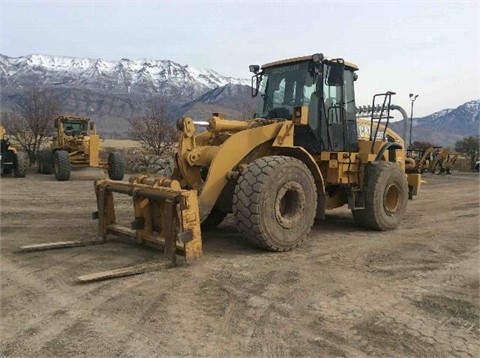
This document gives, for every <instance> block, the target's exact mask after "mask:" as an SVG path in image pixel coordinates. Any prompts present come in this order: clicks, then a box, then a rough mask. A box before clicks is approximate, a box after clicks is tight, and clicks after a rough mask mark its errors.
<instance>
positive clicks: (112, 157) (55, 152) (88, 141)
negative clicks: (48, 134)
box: [37, 115, 124, 181]
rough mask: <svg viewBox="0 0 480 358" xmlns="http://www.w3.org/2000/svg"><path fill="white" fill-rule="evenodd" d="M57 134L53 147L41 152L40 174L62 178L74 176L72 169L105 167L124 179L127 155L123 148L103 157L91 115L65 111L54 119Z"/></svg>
mask: <svg viewBox="0 0 480 358" xmlns="http://www.w3.org/2000/svg"><path fill="white" fill-rule="evenodd" d="M54 126H55V128H56V131H57V133H56V136H55V137H54V138H53V140H52V143H51V146H50V148H49V149H45V150H42V151H40V152H39V155H38V158H37V163H38V172H39V173H40V174H52V173H54V174H55V179H56V180H58V181H66V180H69V179H70V174H71V169H72V168H74V169H78V168H88V167H92V168H103V169H107V170H108V176H109V178H110V179H112V180H122V179H123V176H124V158H123V155H122V154H121V153H120V152H111V153H109V155H108V161H102V160H101V158H100V138H99V135H98V134H97V129H96V127H95V125H94V124H93V123H92V122H90V118H88V117H80V116H71V115H63V116H58V117H57V118H55V120H54Z"/></svg>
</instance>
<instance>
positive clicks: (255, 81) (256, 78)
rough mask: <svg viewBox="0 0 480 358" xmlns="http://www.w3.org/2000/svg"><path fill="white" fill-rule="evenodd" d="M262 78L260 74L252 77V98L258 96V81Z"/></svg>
mask: <svg viewBox="0 0 480 358" xmlns="http://www.w3.org/2000/svg"><path fill="white" fill-rule="evenodd" d="M261 80H262V77H261V75H260V74H255V75H253V76H252V97H256V96H257V94H258V88H259V87H260V81H261Z"/></svg>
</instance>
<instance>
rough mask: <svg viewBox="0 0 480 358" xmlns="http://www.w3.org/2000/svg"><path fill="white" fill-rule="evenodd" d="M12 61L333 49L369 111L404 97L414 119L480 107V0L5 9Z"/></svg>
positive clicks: (201, 58)
mask: <svg viewBox="0 0 480 358" xmlns="http://www.w3.org/2000/svg"><path fill="white" fill-rule="evenodd" d="M0 24H1V25H0V53H1V54H3V55H6V56H10V57H19V56H26V55H29V54H42V55H54V56H72V57H89V58H102V59H104V60H113V61H117V60H120V59H122V58H128V59H132V60H134V59H143V58H147V59H152V60H171V61H174V62H177V63H179V64H182V65H190V66H193V67H199V68H208V69H213V70H215V71H217V72H218V73H220V74H222V75H225V76H233V77H237V78H250V77H251V74H250V73H249V72H248V66H249V65H251V64H259V65H261V64H264V63H268V62H272V61H276V60H280V59H285V58H290V57H297V56H305V55H311V54H314V53H324V54H326V55H328V56H332V57H336V58H343V59H345V60H346V61H349V62H353V63H355V64H357V65H358V66H359V68H360V70H359V71H358V72H357V74H358V76H359V78H358V80H357V82H356V83H355V92H356V103H357V105H368V104H371V101H372V96H373V95H374V94H376V93H383V92H386V91H393V92H396V95H395V96H394V97H393V100H392V102H393V103H395V104H397V105H400V106H402V107H403V108H405V109H406V111H407V113H408V114H409V115H410V111H411V109H412V102H411V101H410V99H409V93H414V94H418V98H417V99H416V101H415V102H414V103H413V108H414V117H422V116H426V115H429V114H431V113H434V112H437V111H440V110H443V109H445V108H456V107H458V106H459V105H461V104H463V103H465V102H467V101H471V100H474V99H480V0H474V1H462V0H457V1H440V0H437V1H408V0H405V1H387V0H385V1H353V0H352V1H340V0H337V1H303V0H297V1H280V0H277V1H258V0H257V1H240V0H238V1H181V0H179V1H173V0H170V1H167V0H165V1H121V0H116V1H98V0H96V1H68V0H65V1H41V0H38V1H22V0H16V1H10V0H2V1H1V2H0Z"/></svg>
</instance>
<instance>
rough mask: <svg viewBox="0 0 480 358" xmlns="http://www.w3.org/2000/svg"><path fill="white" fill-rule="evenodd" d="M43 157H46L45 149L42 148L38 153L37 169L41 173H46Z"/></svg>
mask: <svg viewBox="0 0 480 358" xmlns="http://www.w3.org/2000/svg"><path fill="white" fill-rule="evenodd" d="M43 157H44V151H43V150H40V151H39V152H38V154H37V171H38V173H39V174H44V171H43Z"/></svg>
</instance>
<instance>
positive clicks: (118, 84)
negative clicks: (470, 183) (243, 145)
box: [0, 54, 480, 147]
mask: <svg viewBox="0 0 480 358" xmlns="http://www.w3.org/2000/svg"><path fill="white" fill-rule="evenodd" d="M245 72H246V71H245ZM246 75H247V72H246ZM250 84H251V81H250V79H238V78H232V77H228V76H223V75H220V74H218V73H217V72H215V71H214V70H207V69H200V68H195V67H191V66H189V65H180V64H178V63H175V62H173V61H169V60H162V61H160V60H148V59H142V60H129V59H121V60H120V61H106V60H103V59H90V58H74V57H60V56H44V55H30V56H23V57H8V56H4V55H1V54H0V87H1V91H0V96H1V98H0V103H1V111H2V112H8V111H12V110H15V111H18V110H20V109H21V108H22V106H23V105H24V101H23V89H24V88H28V87H30V86H32V85H37V86H39V87H46V88H50V89H52V90H53V91H54V92H55V94H56V95H57V97H58V98H59V102H60V105H61V107H62V112H63V113H71V114H77V115H83V116H89V117H91V118H92V120H94V121H95V122H96V123H97V127H98V129H99V131H100V132H101V133H102V134H104V135H106V136H109V135H112V136H124V135H125V132H126V131H127V130H128V128H129V125H128V122H127V120H128V119H130V118H132V116H136V115H139V114H142V113H144V111H145V108H146V104H147V103H148V102H151V101H155V100H156V98H157V97H159V96H161V97H163V98H166V99H167V101H168V105H169V107H170V110H172V112H173V113H174V116H176V117H177V118H178V117H180V116H192V117H193V118H195V119H197V120H206V119H207V118H208V117H209V116H210V115H211V114H212V113H213V112H222V113H225V114H227V115H228V116H229V117H230V118H239V117H240V116H243V115H245V113H253V112H254V105H253V102H254V99H252V97H251V92H250V91H251V88H250ZM391 128H393V129H394V130H396V131H397V132H398V133H400V134H401V133H403V123H402V121H400V122H395V123H391ZM412 132H413V135H412V138H413V141H417V140H418V141H428V142H430V143H432V144H435V145H441V146H451V147H453V146H454V145H455V142H456V141H457V140H459V139H462V138H463V137H467V136H471V135H480V100H473V101H470V102H467V103H465V104H463V105H461V106H459V107H457V108H454V109H445V110H442V111H439V112H436V113H433V114H431V115H429V116H426V117H423V118H417V119H414V123H413V131H412Z"/></svg>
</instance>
